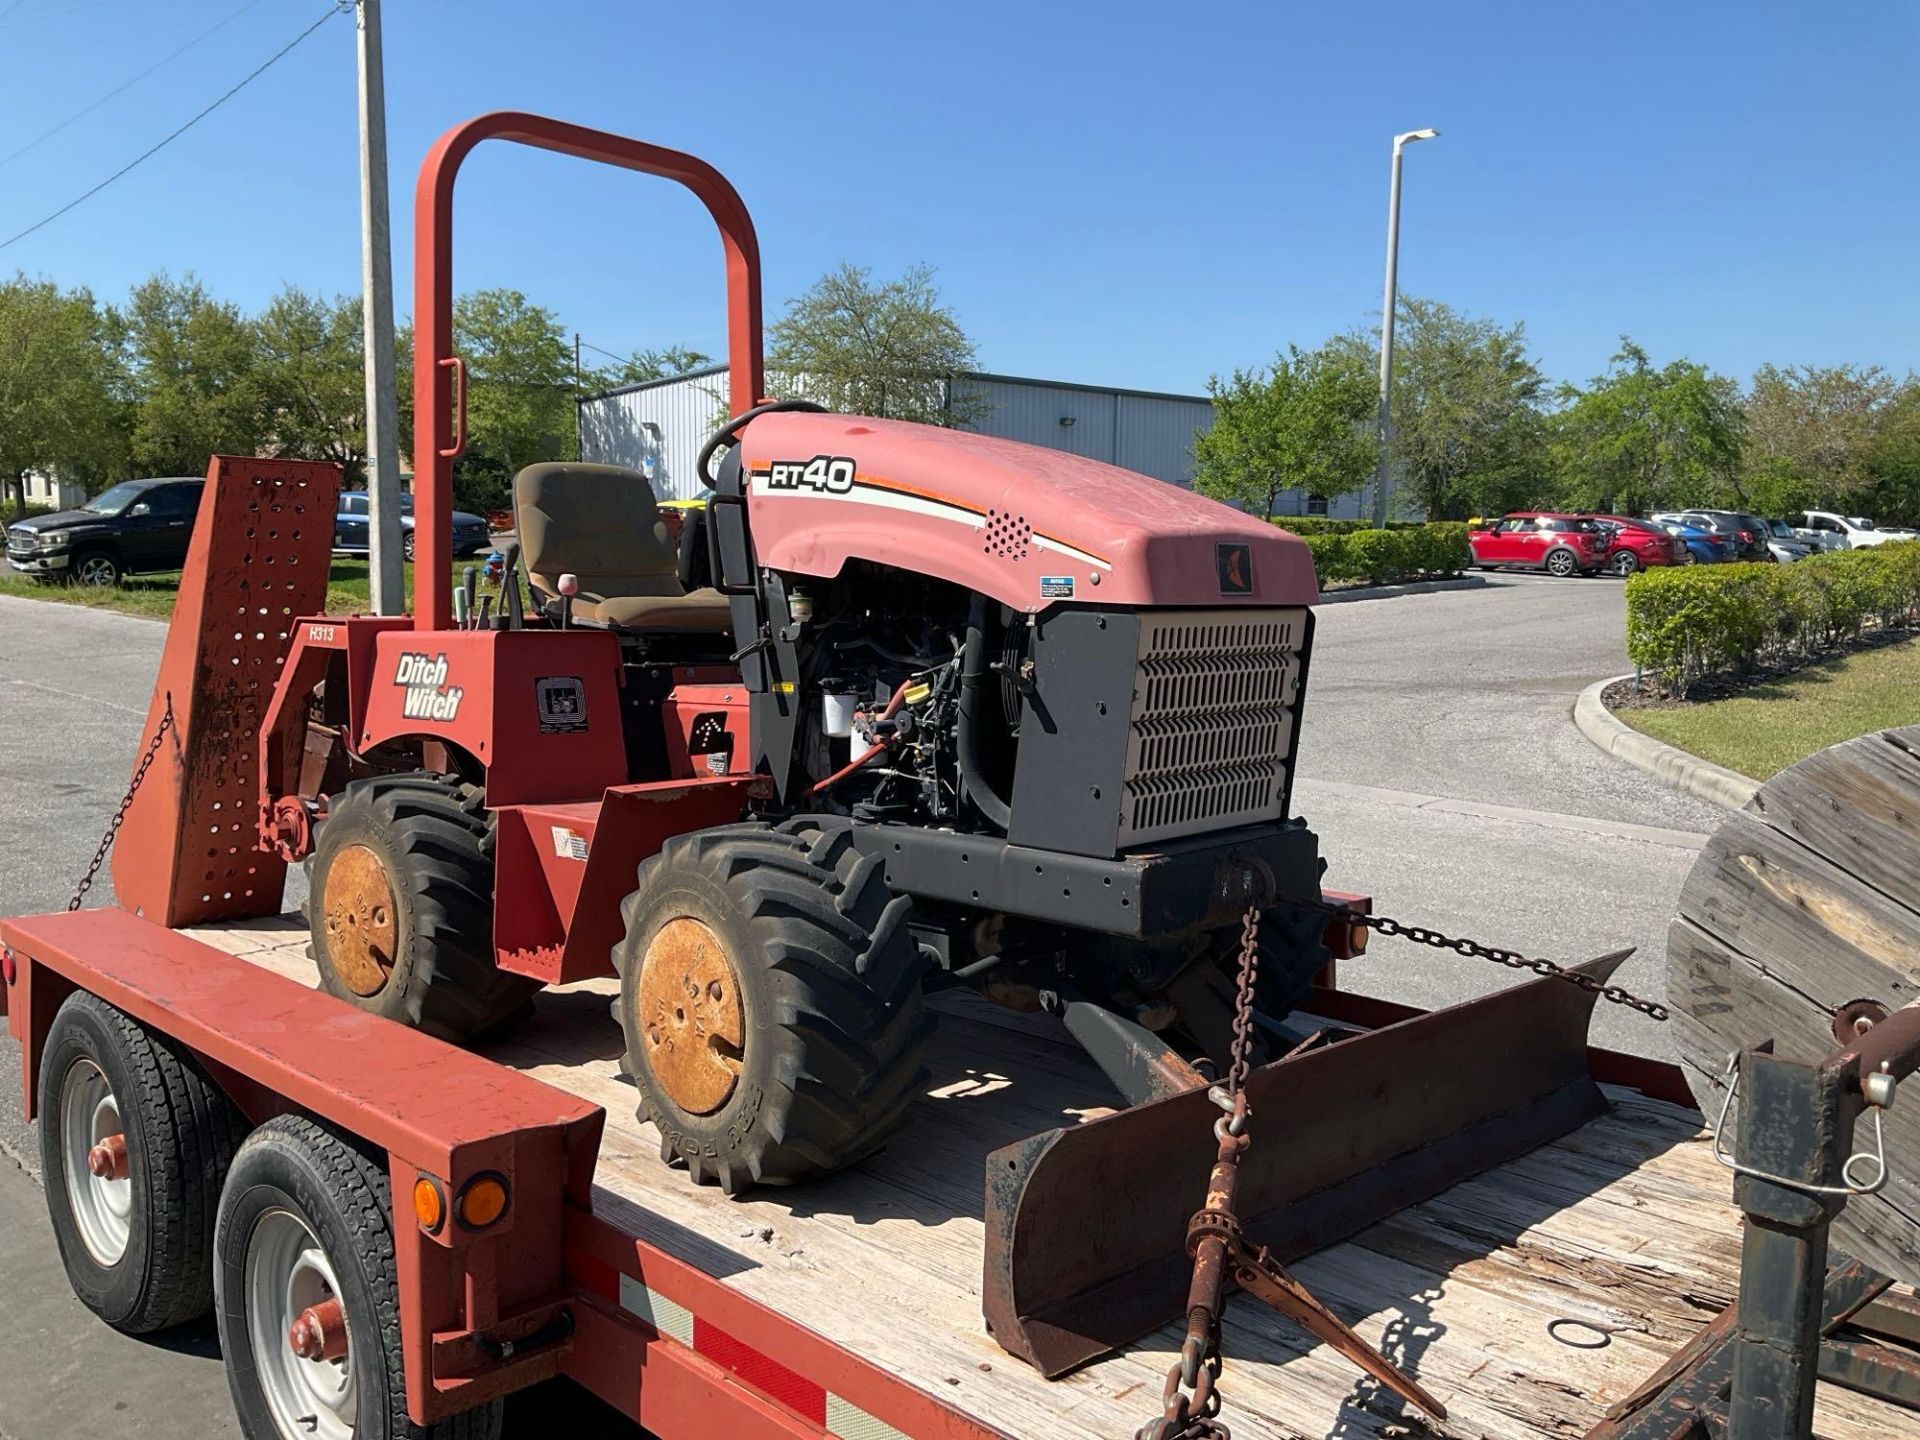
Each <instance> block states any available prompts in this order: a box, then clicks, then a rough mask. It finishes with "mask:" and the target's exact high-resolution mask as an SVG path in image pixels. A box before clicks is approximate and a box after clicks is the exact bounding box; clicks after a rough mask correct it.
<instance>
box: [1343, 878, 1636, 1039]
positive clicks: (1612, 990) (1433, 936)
mask: <svg viewBox="0 0 1920 1440" xmlns="http://www.w3.org/2000/svg"><path fill="white" fill-rule="evenodd" d="M1316 908H1317V909H1320V910H1324V911H1325V912H1326V913H1327V914H1328V915H1334V916H1339V917H1342V918H1344V919H1347V920H1350V921H1352V922H1353V923H1354V924H1356V925H1364V926H1366V928H1367V929H1369V930H1371V931H1373V932H1374V933H1375V934H1377V935H1397V936H1399V937H1400V938H1401V939H1402V940H1411V941H1412V942H1413V943H1414V944H1416V945H1431V946H1432V947H1433V948H1434V949H1436V950H1451V951H1453V952H1454V953H1455V954H1457V955H1465V956H1467V957H1469V958H1470V959H1475V960H1491V961H1492V962H1493V963H1494V964H1496V965H1505V966H1506V967H1507V968H1508V969H1510V970H1531V971H1532V972H1533V973H1534V974H1536V975H1545V976H1547V977H1549V978H1550V979H1554V980H1564V981H1566V982H1567V983H1568V984H1569V985H1576V986H1578V987H1579V988H1580V989H1582V990H1587V991H1591V992H1592V993H1593V994H1595V995H1598V996H1599V997H1600V998H1601V999H1602V1000H1608V1001H1611V1002H1612V1003H1613V1004H1615V1005H1624V1006H1626V1007H1627V1009H1629V1010H1638V1011H1639V1012H1640V1013H1641V1014H1642V1015H1645V1016H1647V1017H1648V1018H1649V1019H1652V1020H1670V1019H1672V1018H1673V1017H1672V1013H1671V1012H1670V1011H1669V1010H1668V1009H1667V1007H1666V1006H1664V1005H1662V1004H1660V1003H1659V1002H1658V1001H1654V1000H1643V999H1642V998H1641V997H1640V996H1638V995H1635V994H1634V993H1633V992H1632V991H1630V990H1625V989H1622V988H1621V987H1620V986H1618V985H1609V984H1606V983H1605V982H1604V981H1600V980H1596V979H1594V978H1593V977H1592V976H1591V975H1582V974H1581V973H1580V972H1579V971H1578V970H1569V969H1567V968H1566V967H1565V966H1564V965H1556V964H1554V962H1553V961H1551V960H1540V959H1536V958H1534V957H1532V956H1528V955H1522V954H1521V953H1520V952H1519V951H1518V950H1502V949H1501V948H1500V947H1499V946H1497V945H1482V944H1481V943H1480V942H1479V941H1478V940H1467V939H1463V938H1460V937H1457V936H1452V935H1444V934H1442V933H1441V932H1440V931H1438V930H1430V929H1428V928H1427V927H1426V926H1424V925H1404V924H1402V923H1401V922H1400V921H1398V920H1392V919H1389V918H1388V917H1387V916H1385V915H1364V914H1362V913H1361V912H1359V911H1358V910H1349V909H1347V908H1345V907H1344V906H1339V905H1328V904H1325V903H1320V904H1318V905H1316Z"/></svg>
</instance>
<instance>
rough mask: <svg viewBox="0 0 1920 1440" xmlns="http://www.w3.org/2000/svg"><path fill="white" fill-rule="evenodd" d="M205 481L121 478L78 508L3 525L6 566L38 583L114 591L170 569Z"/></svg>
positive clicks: (183, 554) (182, 552) (182, 557)
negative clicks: (123, 580) (126, 578)
mask: <svg viewBox="0 0 1920 1440" xmlns="http://www.w3.org/2000/svg"><path fill="white" fill-rule="evenodd" d="M205 487H206V481H205V480H204V479H202V478H200V477H199V476H197V475H174V476H165V477H161V478H157V479H152V480H123V481H121V482H120V484H118V485H113V486H109V487H108V488H107V489H105V490H102V491H101V492H100V493H99V494H98V495H96V496H94V497H93V499H91V500H89V501H87V503H86V504H84V505H82V506H81V507H80V508H79V509H78V510H61V511H57V512H56V513H54V514H52V515H36V516H34V517H33V518H32V519H30V520H22V521H19V522H18V523H17V524H14V525H10V526H9V527H7V564H8V565H9V566H10V567H11V568H13V569H14V570H17V571H19V572H20V573H21V574H24V575H34V576H38V577H39V578H40V579H43V580H69V579H70V580H73V581H75V582H76V583H78V584H81V585H118V584H119V583H120V577H121V576H123V575H138V574H144V573H151V572H154V571H159V570H178V569H179V568H180V567H181V566H182V565H184V564H186V561H187V543H188V542H189V541H190V540H191V539H192V538H193V517H194V515H195V514H196V513H198V511H199V509H200V492H201V490H202V489H204V488H205Z"/></svg>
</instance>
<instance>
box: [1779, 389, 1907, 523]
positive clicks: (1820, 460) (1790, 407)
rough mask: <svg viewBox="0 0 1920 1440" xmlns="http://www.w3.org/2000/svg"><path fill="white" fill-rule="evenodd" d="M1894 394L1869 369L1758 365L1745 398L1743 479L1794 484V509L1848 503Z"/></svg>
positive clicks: (1862, 479)
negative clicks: (1797, 496)
mask: <svg viewBox="0 0 1920 1440" xmlns="http://www.w3.org/2000/svg"><path fill="white" fill-rule="evenodd" d="M1898 389H1899V385H1898V383H1897V382H1896V381H1895V380H1894V378H1893V377H1892V376H1891V375H1889V374H1887V372H1886V371H1884V370H1882V369H1881V368H1880V367H1879V366H1877V365H1869V366H1866V367H1865V368H1862V367H1860V366H1857V365H1790V366H1788V367H1787V368H1786V369H1784V370H1782V369H1779V368H1777V367H1775V366H1772V365H1763V366H1761V367H1760V369H1759V371H1758V372H1756V373H1755V375H1754V377H1753V385H1752V387H1751V389H1749V391H1748V392H1747V398H1746V407H1745V408H1746V417H1747V427H1746V451H1745V454H1746V463H1747V469H1748V476H1749V477H1752V476H1753V475H1755V474H1759V475H1761V476H1763V477H1772V478H1774V479H1776V480H1777V479H1780V478H1785V477H1794V478H1797V479H1798V480H1799V481H1801V482H1803V484H1802V485H1801V486H1799V487H1798V490H1799V493H1801V494H1803V495H1805V496H1806V497H1808V498H1806V499H1805V500H1804V501H1803V504H1802V506H1800V507H1796V508H1806V507H1808V506H1820V507H1824V506H1828V505H1841V506H1845V505H1848V504H1852V503H1856V502H1853V501H1849V499H1848V497H1849V496H1852V495H1856V494H1857V493H1858V492H1859V491H1861V490H1862V489H1864V488H1865V487H1866V486H1867V484H1868V482H1869V480H1870V478H1871V477H1870V473H1869V465H1870V459H1871V456H1872V454H1873V452H1874V447H1875V442H1876V440H1877V438H1878V435H1879V430H1880V418H1881V415H1882V413H1883V412H1884V411H1885V410H1886V408H1887V406H1888V405H1889V403H1890V402H1891V401H1892V400H1893V398H1894V395H1895V394H1896V392H1897V391H1898ZM1749 483H1751V479H1750V478H1749ZM1756 503H1757V502H1756Z"/></svg>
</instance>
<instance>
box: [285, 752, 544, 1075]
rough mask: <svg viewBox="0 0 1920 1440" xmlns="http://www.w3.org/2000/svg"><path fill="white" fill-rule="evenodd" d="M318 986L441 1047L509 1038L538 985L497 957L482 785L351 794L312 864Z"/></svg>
mask: <svg viewBox="0 0 1920 1440" xmlns="http://www.w3.org/2000/svg"><path fill="white" fill-rule="evenodd" d="M307 879H308V884H309V889H310V894H309V897H308V900H307V921H308V924H309V926H310V928H311V930H312V933H313V945H312V950H311V953H312V955H313V959H314V963H315V965H316V966H318V968H319V971H320V984H321V987H322V988H323V989H325V990H326V992H327V993H328V994H329V995H336V996H338V997H339V998H340V999H342V1000H345V1001H346V1002H347V1003H348V1004H350V1005H354V1006H357V1007H358V1008H360V1009H362V1010H366V1011H369V1012H371V1013H372V1014H375V1015H379V1016H382V1017H384V1018H385V1019H388V1020H397V1021H399V1022H400V1023H401V1024H403V1025H410V1026H412V1027H414V1028H415V1029H417V1030H424V1031H426V1032H427V1033H428V1034H429V1035H437V1036H439V1037H440V1038H441V1039H443V1040H453V1041H462V1040H469V1039H472V1038H474V1037H475V1036H478V1035H480V1034H483V1033H487V1032H494V1031H498V1030H500V1029H502V1028H504V1027H505V1026H506V1025H507V1024H509V1023H510V1022H511V1021H512V1020H514V1019H515V1018H517V1017H518V1016H519V1015H520V1014H521V1013H523V1012H524V1010H525V1009H526V1006H527V1003H528V1001H529V999H530V998H531V996H532V995H533V993H534V992H535V991H536V990H538V989H539V988H540V987H539V982H538V981H535V980H531V979H528V978H527V977H525V976H522V975H512V974H509V973H507V972H506V971H504V970H501V969H499V968H498V966H497V965H496V964H495V963H494V953H493V827H492V823H491V821H490V820H489V818H488V816H487V812H486V807H485V806H484V805H483V804H482V803H481V795H480V791H479V788H478V787H477V786H472V785H467V784H463V783H462V782H460V781H459V780H456V779H454V778H452V777H451V776H446V775H434V774H431V773H429V772H427V771H415V772H413V773H410V774H405V775H381V776H376V777H375V778H373V779H371V780H360V781H356V782H355V783H353V784H351V785H349V786H347V787H346V789H345V790H344V791H342V792H341V794H340V796H339V798H338V800H337V802H336V803H335V804H334V805H333V807H332V809H331V811H330V813H329V814H328V816H327V818H326V820H325V821H324V822H322V824H321V826H320V835H319V841H318V843H317V844H316V845H315V846H314V851H313V855H312V856H311V857H310V858H309V859H308V861H307Z"/></svg>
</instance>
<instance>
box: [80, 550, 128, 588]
mask: <svg viewBox="0 0 1920 1440" xmlns="http://www.w3.org/2000/svg"><path fill="white" fill-rule="evenodd" d="M68 573H69V574H71V575H72V576H73V583H74V584H76V585H84V586H86V587H87V588H88V589H90V590H106V589H110V588H112V587H113V586H115V585H118V584H119V583H120V581H121V579H122V578H123V577H124V575H125V573H126V572H125V571H124V570H123V569H122V567H121V565H120V560H119V557H118V556H116V555H115V554H114V553H113V552H112V551H111V550H83V551H81V552H80V553H79V554H78V555H76V556H74V557H73V565H72V567H71V569H70V570H69V571H68Z"/></svg>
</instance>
